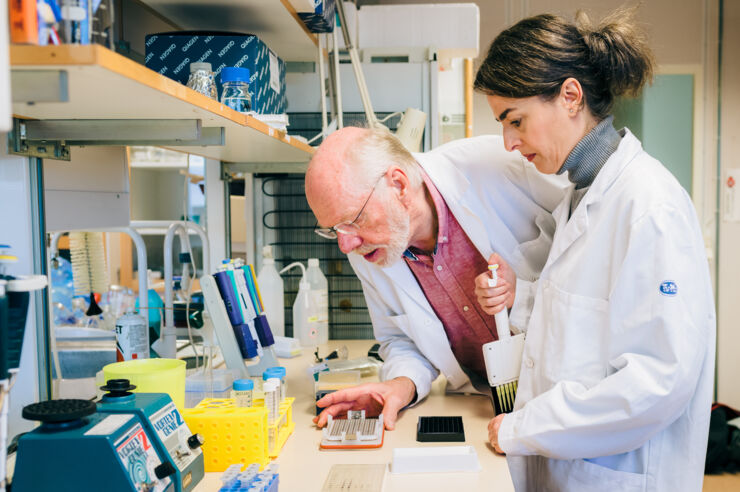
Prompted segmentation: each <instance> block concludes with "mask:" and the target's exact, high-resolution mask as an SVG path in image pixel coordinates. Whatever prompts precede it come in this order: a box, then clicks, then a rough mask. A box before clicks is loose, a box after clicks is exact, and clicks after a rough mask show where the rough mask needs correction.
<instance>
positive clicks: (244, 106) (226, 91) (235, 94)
mask: <svg viewBox="0 0 740 492" xmlns="http://www.w3.org/2000/svg"><path fill="white" fill-rule="evenodd" d="M221 85H222V86H223V89H222V91H221V104H223V105H224V106H228V107H230V108H231V109H233V110H234V111H239V112H240V113H246V112H248V111H250V110H251V109H252V97H251V96H250V95H249V70H248V69H246V68H241V67H224V68H223V69H221Z"/></svg>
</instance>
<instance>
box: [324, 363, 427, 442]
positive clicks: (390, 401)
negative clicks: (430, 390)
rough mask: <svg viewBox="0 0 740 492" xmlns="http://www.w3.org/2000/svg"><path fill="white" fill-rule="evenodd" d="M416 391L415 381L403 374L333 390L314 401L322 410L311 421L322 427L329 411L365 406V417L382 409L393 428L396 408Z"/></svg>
mask: <svg viewBox="0 0 740 492" xmlns="http://www.w3.org/2000/svg"><path fill="white" fill-rule="evenodd" d="M415 393H416V385H414V382H413V381H411V379H409V378H407V377H405V376H401V377H398V378H395V379H391V380H389V381H384V382H382V383H366V384H361V385H359V386H355V387H352V388H347V389H343V390H339V391H335V392H334V393H329V394H328V395H326V396H325V397H323V398H322V399H320V400H319V401H317V402H316V405H317V406H319V407H322V408H324V410H323V411H322V412H321V413H320V414H319V415H317V416H316V417H314V419H313V422H314V423H315V424H316V425H318V426H319V427H324V426H325V425H326V422H327V421H328V420H329V415H331V416H332V418H336V417H339V416H343V415H346V413H347V411H348V410H365V415H366V416H368V417H377V416H378V415H380V414H381V413H382V414H383V422H384V423H385V428H386V429H388V430H393V428H394V427H395V425H396V419H398V412H399V411H400V410H401V409H402V408H403V407H405V406H406V405H408V404H409V403H411V400H412V399H413V398H414V394H415Z"/></svg>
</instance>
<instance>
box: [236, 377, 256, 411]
mask: <svg viewBox="0 0 740 492" xmlns="http://www.w3.org/2000/svg"><path fill="white" fill-rule="evenodd" d="M253 391H254V381H252V380H251V379H237V380H236V381H234V384H233V385H232V390H231V397H232V398H233V399H234V403H235V404H236V406H237V407H251V406H252V401H253Z"/></svg>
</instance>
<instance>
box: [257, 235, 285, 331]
mask: <svg viewBox="0 0 740 492" xmlns="http://www.w3.org/2000/svg"><path fill="white" fill-rule="evenodd" d="M257 283H258V284H259V286H260V292H261V293H262V303H263V304H264V306H263V307H264V308H265V314H266V315H267V322H268V323H269V324H270V328H271V329H272V334H273V335H275V336H280V337H283V336H285V297H284V296H285V284H284V283H283V278H282V277H281V276H280V274H279V273H278V271H277V268H275V259H274V258H273V256H272V247H271V246H265V247H264V248H262V270H260V274H259V275H258V276H257Z"/></svg>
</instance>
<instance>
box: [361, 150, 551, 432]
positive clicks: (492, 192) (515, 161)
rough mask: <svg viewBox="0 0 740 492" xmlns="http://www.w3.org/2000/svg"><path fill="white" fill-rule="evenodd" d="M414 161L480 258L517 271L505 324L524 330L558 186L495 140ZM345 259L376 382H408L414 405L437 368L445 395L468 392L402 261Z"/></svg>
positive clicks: (439, 327) (468, 386) (465, 380)
mask: <svg viewBox="0 0 740 492" xmlns="http://www.w3.org/2000/svg"><path fill="white" fill-rule="evenodd" d="M414 157H415V158H416V159H417V161H418V162H419V164H421V166H422V167H423V168H424V170H425V171H426V173H427V175H428V176H429V178H430V179H431V180H432V182H433V183H434V185H435V186H436V187H437V189H438V190H439V192H440V194H441V195H442V196H443V197H444V199H445V202H446V203H447V206H448V207H449V209H450V211H451V212H452V214H453V215H454V216H455V218H456V219H457V221H458V223H459V224H460V226H461V227H462V228H463V230H464V231H465V232H466V234H467V235H468V237H469V238H470V240H471V241H472V243H473V244H474V245H475V247H476V248H477V249H478V251H480V253H481V254H482V255H483V257H484V258H486V259H488V257H489V256H490V255H491V254H492V253H494V252H496V253H498V254H500V255H501V256H502V257H503V259H504V260H505V261H506V262H508V263H509V265H511V266H512V268H513V269H514V271H515V272H516V273H517V277H518V279H519V280H518V281H517V294H516V304H515V308H514V309H513V310H512V313H511V324H512V325H514V326H524V325H525V324H526V319H527V318H528V316H529V313H530V312H531V308H532V293H533V292H534V290H533V285H534V284H532V283H531V282H532V281H535V280H536V279H537V277H538V276H539V272H540V270H541V269H542V267H543V265H544V264H545V260H546V258H547V255H548V252H549V250H550V245H551V243H552V234H553V232H554V229H555V221H554V219H553V217H552V214H551V212H552V210H553V209H554V208H555V206H557V204H558V202H559V201H560V199H561V198H562V196H563V195H564V187H565V181H563V180H562V179H560V178H555V179H553V177H552V176H544V175H542V174H540V173H539V172H537V170H536V169H535V168H534V166H533V165H532V164H530V163H529V162H527V161H526V160H525V159H523V158H522V157H521V155H519V154H518V153H517V154H513V153H510V152H506V150H505V149H504V145H503V140H502V138H501V137H498V136H484V137H476V138H470V139H464V140H457V141H454V142H451V143H449V144H446V145H443V146H441V147H438V148H437V149H435V150H433V151H431V152H427V153H424V154H415V155H414ZM348 256H349V260H350V263H351V264H352V267H353V268H354V270H355V273H356V274H357V276H358V277H359V278H360V280H361V282H362V288H363V290H364V293H365V300H366V302H367V306H368V309H369V311H370V317H371V318H372V322H373V329H374V332H375V337H376V338H377V339H378V341H379V342H380V344H381V348H380V355H381V357H382V358H383V359H384V360H385V364H384V365H383V369H382V372H381V379H382V380H388V379H393V378H395V377H398V376H407V377H409V378H411V380H412V381H413V382H414V384H415V385H416V392H417V395H418V399H417V401H418V400H421V399H422V398H424V397H425V396H426V395H427V394H428V393H429V390H430V387H431V384H432V381H434V379H436V377H437V376H438V374H439V371H442V373H443V374H444V375H445V377H446V378H447V382H448V387H449V389H450V390H452V391H460V392H464V391H471V392H472V391H475V389H474V388H473V387H472V385H471V384H470V381H469V379H468V377H467V375H466V374H465V373H464V372H463V370H462V369H461V367H460V365H459V364H458V362H457V360H456V359H455V356H454V355H453V353H452V349H451V348H450V343H449V341H448V340H447V335H446V334H445V331H444V329H443V327H442V323H441V322H440V320H439V318H438V317H437V316H436V314H435V313H434V310H432V307H431V305H430V304H429V302H428V301H427V299H426V297H425V296H424V293H423V292H422V290H421V288H420V287H419V284H418V282H417V281H416V278H415V277H414V275H413V274H412V273H411V270H410V269H409V268H408V266H407V265H406V262H405V261H403V260H399V261H397V262H396V263H395V264H394V265H391V266H389V267H386V268H380V267H378V266H376V265H374V264H373V263H370V262H368V261H366V260H365V259H364V258H362V257H361V256H358V255H356V254H349V255H348ZM481 273H482V272H481ZM483 431H484V430H483Z"/></svg>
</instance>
